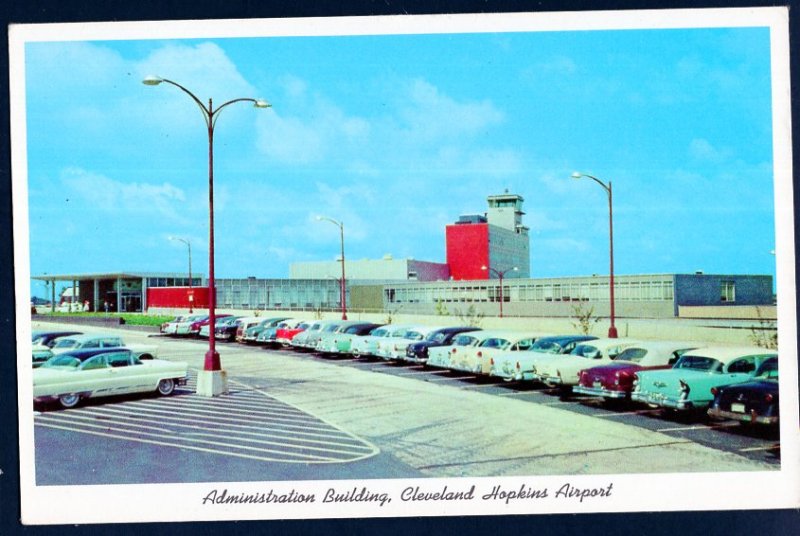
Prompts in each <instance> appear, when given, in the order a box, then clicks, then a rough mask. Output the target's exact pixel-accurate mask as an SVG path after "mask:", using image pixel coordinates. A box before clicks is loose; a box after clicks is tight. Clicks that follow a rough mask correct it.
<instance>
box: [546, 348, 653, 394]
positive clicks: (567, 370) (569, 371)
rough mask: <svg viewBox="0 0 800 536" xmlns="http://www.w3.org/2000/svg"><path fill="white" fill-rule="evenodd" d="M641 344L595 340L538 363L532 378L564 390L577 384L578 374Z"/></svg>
mask: <svg viewBox="0 0 800 536" xmlns="http://www.w3.org/2000/svg"><path fill="white" fill-rule="evenodd" d="M635 344H641V341H638V340H636V339H626V338H618V339H595V340H593V341H586V342H583V343H581V344H579V345H577V346H576V347H575V348H574V349H573V350H572V351H571V352H570V353H569V354H565V355H562V356H560V357H558V358H557V359H552V360H549V361H545V362H543V363H540V364H539V365H538V366H536V367H535V370H534V372H533V376H534V377H535V378H536V379H537V380H538V381H540V382H543V383H546V384H547V385H549V386H551V387H553V386H555V387H561V388H562V389H564V390H572V386H574V385H577V383H578V373H579V372H580V371H581V370H583V369H586V368H591V367H596V366H598V365H602V364H605V363H610V362H611V361H613V360H614V359H615V358H616V357H617V356H618V355H619V354H620V353H621V352H622V351H623V350H625V348H628V347H630V346H633V345H635Z"/></svg>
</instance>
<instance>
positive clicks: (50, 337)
mask: <svg viewBox="0 0 800 536" xmlns="http://www.w3.org/2000/svg"><path fill="white" fill-rule="evenodd" d="M82 334H83V333H82V332H80V331H73V330H59V331H42V330H37V331H33V332H32V333H31V343H32V344H41V345H43V346H46V347H47V348H52V347H53V346H55V344H56V341H57V340H58V339H59V338H60V337H68V336H70V335H82Z"/></svg>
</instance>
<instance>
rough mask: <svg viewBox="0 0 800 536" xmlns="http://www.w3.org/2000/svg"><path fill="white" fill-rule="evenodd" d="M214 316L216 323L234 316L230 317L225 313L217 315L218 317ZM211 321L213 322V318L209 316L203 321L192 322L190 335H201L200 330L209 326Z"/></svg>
mask: <svg viewBox="0 0 800 536" xmlns="http://www.w3.org/2000/svg"><path fill="white" fill-rule="evenodd" d="M214 316H215V321H216V320H219V319H220V318H225V317H226V316H232V315H230V314H228V313H223V314H217V315H214ZM210 321H211V317H208V316H207V317H206V318H205V319H203V320H198V321H197V322H192V324H191V325H190V326H189V334H190V335H200V328H202V327H203V326H207V325H208V323H209V322H210Z"/></svg>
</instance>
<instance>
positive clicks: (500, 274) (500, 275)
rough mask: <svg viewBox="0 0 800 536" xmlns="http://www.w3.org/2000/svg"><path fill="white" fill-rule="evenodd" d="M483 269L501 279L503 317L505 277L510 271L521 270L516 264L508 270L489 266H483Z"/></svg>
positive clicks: (501, 314)
mask: <svg viewBox="0 0 800 536" xmlns="http://www.w3.org/2000/svg"><path fill="white" fill-rule="evenodd" d="M481 270H484V271H485V270H488V271H489V273H492V274H494V275H496V276H497V277H498V278H499V279H500V318H503V278H504V277H505V275H506V274H507V273H508V272H516V271H518V270H519V268H517V267H516V266H514V267H512V268H508V269H506V270H495V269H494V268H490V267H488V266H481Z"/></svg>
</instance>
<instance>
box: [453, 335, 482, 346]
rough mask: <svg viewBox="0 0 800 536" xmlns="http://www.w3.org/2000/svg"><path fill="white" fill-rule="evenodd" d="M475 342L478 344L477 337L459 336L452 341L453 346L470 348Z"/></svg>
mask: <svg viewBox="0 0 800 536" xmlns="http://www.w3.org/2000/svg"><path fill="white" fill-rule="evenodd" d="M476 342H478V339H477V337H473V336H472V335H459V336H458V337H456V338H455V339H453V346H472V345H473V344H475V343H476Z"/></svg>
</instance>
